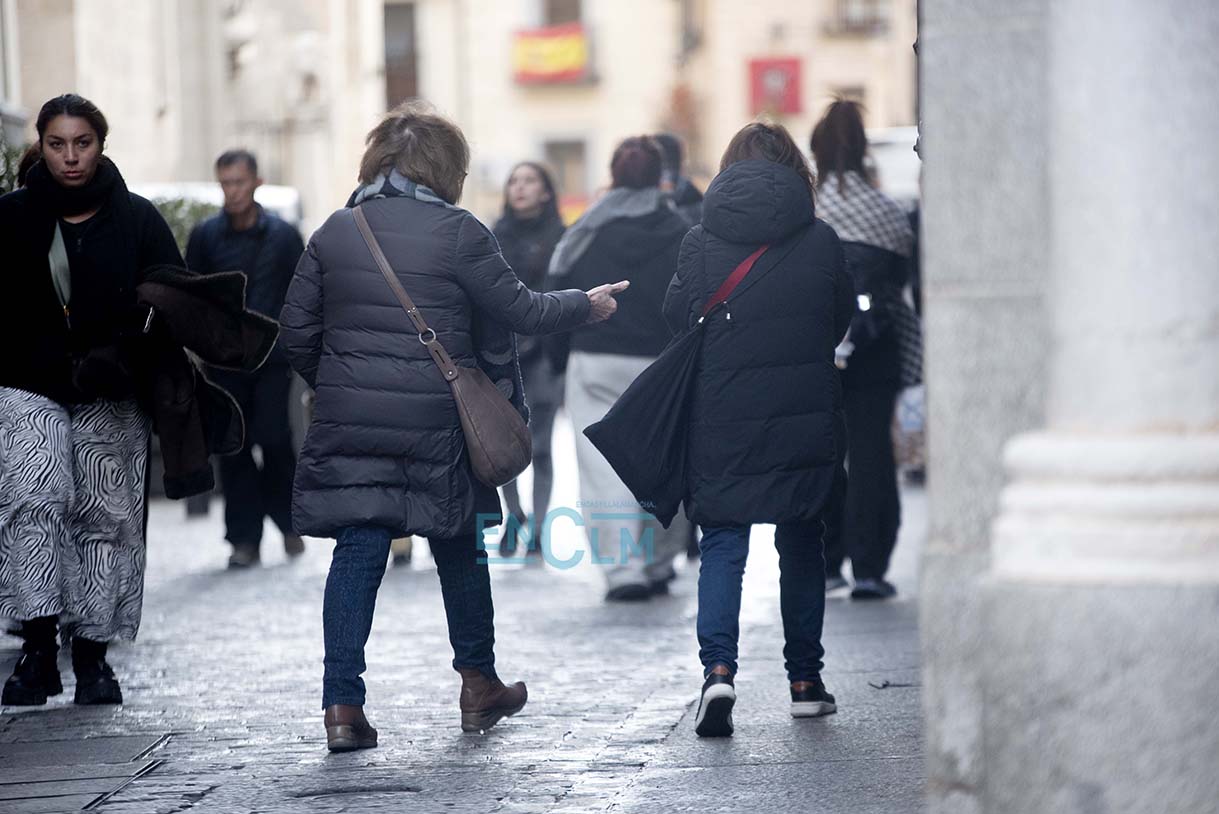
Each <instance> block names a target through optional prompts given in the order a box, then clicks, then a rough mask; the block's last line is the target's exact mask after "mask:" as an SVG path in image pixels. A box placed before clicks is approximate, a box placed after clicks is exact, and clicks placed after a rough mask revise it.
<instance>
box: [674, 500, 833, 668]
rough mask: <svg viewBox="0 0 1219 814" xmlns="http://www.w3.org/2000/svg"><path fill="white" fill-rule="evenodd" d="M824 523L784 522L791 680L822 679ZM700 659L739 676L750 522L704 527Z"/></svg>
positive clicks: (781, 542) (783, 600)
mask: <svg viewBox="0 0 1219 814" xmlns="http://www.w3.org/2000/svg"><path fill="white" fill-rule="evenodd" d="M823 528H824V524H823V522H822V521H821V520H820V519H818V520H814V521H811V522H808V523H792V524H781V525H779V526H778V527H777V528H776V529H775V547H776V548H777V549H778V550H779V611H780V613H781V615H782V617H783V639H784V645H783V658H784V661H785V666H786V668H787V678H788V680H789V681H813V680H816V679H817V678H820V677H821V668H822V666H823V665H822V662H821V660H822V658H824V657H825V649H824V648H823V647H822V646H821V627H822V623H823V621H824V619H825V585H824V582H823V580H822V574H824V573H825V561H824V559H823V557H822V552H821V535H822V531H823ZM699 548H700V549H701V551H702V556H701V558H700V560H699V569H698V657H699V660H700V661H701V662H702V663H703V671H704V674H707V673H710V671H711V668H712V667H713V666H714V665H716V664H723V665H725V666H726V667H728V669H729V670H731V671H732V673H733V675H736V671H737V642H738V640H739V639H740V617H741V580H742V578H743V577H744V575H745V560H746V558H747V557H748V556H749V526H719V527H708V526H704V527H703V536H702V539H701V540H700V541H699Z"/></svg>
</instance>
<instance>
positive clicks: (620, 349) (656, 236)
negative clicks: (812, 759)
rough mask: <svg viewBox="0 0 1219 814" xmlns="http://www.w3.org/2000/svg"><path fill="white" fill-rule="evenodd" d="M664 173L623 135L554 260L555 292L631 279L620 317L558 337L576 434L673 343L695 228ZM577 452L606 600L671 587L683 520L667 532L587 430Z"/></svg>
mask: <svg viewBox="0 0 1219 814" xmlns="http://www.w3.org/2000/svg"><path fill="white" fill-rule="evenodd" d="M662 169H663V159H662V158H661V153H660V148H659V147H658V146H657V145H656V142H655V140H653V139H652V138H650V137H647V136H637V137H634V138H628V139H626V140H625V141H623V142H622V144H620V145H619V146H618V148H617V149H616V150H615V151H614V155H613V158H612V160H611V161H610V174H611V176H612V179H613V187H612V188H611V189H610V190H609V192H607V193H606V194H605V195H603V196H602V197H601V198H599V199H598V200H597V201H596V203H594V204H593V205H592V206H591V207H590V208H589V210H588V211H587V212H585V213H584V214H583V215H582V216H581V217H580V219H579V220H578V221H576V222H575V223H574V224H573V225H572V227H571V228H570V229H569V230H568V231H567V233H566V234H565V235H564V236H563V240H562V241H560V242H559V246H558V248H557V249H556V250H555V253H554V258H553V259H552V260H551V263H550V286H551V287H554V288H557V287H559V286H576V287H578V288H592V287H594V286H598V285H602V284H605V283H608V282H612V281H614V280H622V279H627V278H629V279H630V281H631V287H630V290H628V291H626V292H625V293H624V294H623V295H622V296H621V298H620V300H619V304H620V309H619V312H618V314H617V316H615V318H614V319H613V320H610V321H609V322H606V323H604V324H600V325H595V326H591V327H586V328H581V329H579V330H577V331H574V332H573V333H572V334H570V336H569V337H561V338H560V339H568V340H569V341H570V357H569V362H568V364H567V391H566V404H567V410H568V412H569V413H570V414H571V419H572V422H573V423H574V424H575V426H576V428H577V430H580V429H583V428H584V427H587V426H589V425H590V424H593V423H595V422H597V421H600V420H601V419H602V418H603V417H604V416H605V414H606V412H608V411H609V409H610V407H612V406H613V405H614V402H615V401H617V400H618V397H619V396H621V395H622V393H623V392H624V391H625V390H626V388H627V387H628V386H629V385H630V384H631V382H633V381H634V380H635V377H636V376H638V375H639V374H640V372H642V371H643V369H644V368H646V367H647V366H648V365H650V364H651V363H652V362H653V361H654V360H655V359H656V357H657V356H659V355H660V352H661V351H662V350H664V348H665V345H667V344H668V343H669V339H670V336H671V335H670V333H669V329H668V327H667V326H666V325H665V321H664V315H663V314H662V313H661V305H662V303H663V302H664V296H665V291H666V290H667V288H668V285H669V281H670V280H671V279H672V278H673V271H674V269H676V268H677V253H678V249H679V248H680V247H681V240H682V237H684V236H685V234H686V231H687V230H688V228H689V226H688V224H687V223H686V221H685V220H684V219H683V218H682V217H681V216H680V215H678V214H677V212H676V211H675V210H674V209H673V207H672V206H671V205H670V204H669V201H668V200H666V198H665V197H664V195H663V194H662V193H661V191H660V186H659V184H660V178H661V172H662ZM576 457H577V460H578V462H579V468H580V504H581V510H582V514H583V519H584V524H585V525H584V527H585V531H586V532H587V534H588V536H589V542H590V544H591V546H592V549H593V554H594V555H595V558H596V560H597V561H599V562H600V563H601V564H602V565H603V566H604V567H605V572H606V580H607V583H608V591H607V593H606V599H607V600H609V601H622V600H625V601H633V600H644V599H648V598H650V597H651V596H654V595H656V594H659V593H667V592H668V583H669V582H670V581H671V580H672V579H673V578H674V576H675V572H674V570H673V559H674V558H675V557H676V556H677V555H678V554H681V553H682V552H684V551H685V550H686V541H687V539H688V537H689V525H688V523H687V522H686V520H685V518H680V517H679V518H677V519H675V520H674V522H673V524H672V525H671V526H670V527H669V528H668V529H664V528H662V527H661V525H660V523H659V522H658V521H657V520H656V518H655V517H653V516H652V515H651V514H650V513H648V512H647V511H646V507H641V506H640V505H639V503H638V501H636V500H635V498H634V497H633V496H632V495H631V491H630V490H629V489H628V488H627V487H626V485H625V484H623V482H622V481H621V479H619V477H618V475H617V474H616V473H615V472H614V470H613V468H612V467H611V466H610V465H609V463H608V462H607V461H606V460H605V458H604V457H603V456H602V455H601V453H600V452H598V451H597V449H596V447H594V446H593V445H592V443H591V442H590V441H589V440H588V439H587V438H586V437H585V436H584V434H583V433H581V432H577V433H576Z"/></svg>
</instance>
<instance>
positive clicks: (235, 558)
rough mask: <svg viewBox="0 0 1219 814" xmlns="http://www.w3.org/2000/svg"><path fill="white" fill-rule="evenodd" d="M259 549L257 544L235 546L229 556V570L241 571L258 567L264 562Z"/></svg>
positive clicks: (238, 544)
mask: <svg viewBox="0 0 1219 814" xmlns="http://www.w3.org/2000/svg"><path fill="white" fill-rule="evenodd" d="M258 549H259V547H258V544H257V543H254V544H250V543H237V544H235V545H234V546H233V553H232V554H230V555H229V570H230V571H241V570H244V569H246V568H253V567H255V566H256V565H258V564H259V563H260V562H261V561H262V555H261V554H260V553H259V550H258Z"/></svg>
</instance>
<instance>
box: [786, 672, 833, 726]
mask: <svg viewBox="0 0 1219 814" xmlns="http://www.w3.org/2000/svg"><path fill="white" fill-rule="evenodd" d="M791 690H792V717H793V718H820V717H821V716H822V715H829V714H831V713H834V712H837V711H838V707H837V705H835V704H834V696H832V695H830V694H829V693H828V692H826V691H825V685H824V684H822V683H821V679H817V680H816V681H793V682H792V686H791Z"/></svg>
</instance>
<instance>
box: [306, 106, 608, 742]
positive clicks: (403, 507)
mask: <svg viewBox="0 0 1219 814" xmlns="http://www.w3.org/2000/svg"><path fill="white" fill-rule="evenodd" d="M469 162H470V152H469V147H468V146H467V144H466V140H465V136H464V135H463V134H462V132H461V130H460V129H458V127H457V126H456V125H454V124H453V123H452V122H450V121H448V120H447V119H444V118H442V117H441V116H438V115H436V114H435V113H433V112H432V111H431V110H430V109H429V108H427V107H426V106H424V105H421V104H405V105H402V106H400V107H398V108H396V109H394V110H393V111H391V112H390V113H389V114H387V115H386V117H385V118H384V119H383V120H382V121H381V123H380V124H378V125H377V126H376V127H375V128H373V130H372V131H371V132H370V133H369V134H368V139H367V149H366V151H365V153H364V157H363V159H362V160H361V162H360V186H359V188H358V189H357V190H356V192H355V193H354V194H353V195H352V196H351V199H350V200H349V201H348V206H347V207H346V208H344V209H340V210H338V211H337V212H335V213H334V214H332V215H331V216H330V217H329V218H328V219H327V220H326V222H325V223H324V224H323V225H322V226H321V228H319V229H318V230H317V232H315V233H314V235H313V237H312V238H311V239H310V241H309V245H308V248H307V250H306V252H305V255H304V256H303V257H302V258H301V261H300V265H299V266H298V267H297V270H296V275H295V277H294V278H293V280H292V285H291V287H290V288H289V290H288V297H287V302H286V304H285V306H284V310H283V316H282V319H283V336H284V347H285V349H286V350H287V353H288V356H289V358H290V359H291V361H292V364H293V366H294V367H295V368H296V370H297V371H298V372H299V373H300V374H301V376H303V377H304V379H305V381H306V382H307V383H308V384H309V385H310V386H311V387H313V389H314V391H315V392H316V394H317V399H316V402H315V405H314V412H313V419H312V422H311V423H310V425H309V430H308V433H307V434H306V437H305V445H304V448H303V450H302V452H301V461H300V465H299V466H298V467H297V473H296V485H295V488H294V493H293V519H294V520H295V523H296V528H297V530H298V531H300V532H302V533H305V534H311V535H316V536H319V537H335V538H337V540H336V545H335V549H334V557H333V560H332V561H331V564H330V575H329V577H328V578H327V580H326V596H325V601H324V605H323V611H322V615H323V630H324V637H325V649H326V656H325V676H324V679H323V682H322V706H323V708H324V709H325V725H326V735H327V746H328V748H329V749H331V750H334V751H343V750H348V749H356V748H367V747H372V746H376V744H377V733H376V730H375V729H373V728H372V727H371V726H370V725H369V723H368V720H367V718H366V717H365V715H364V711H363V704H364V700H365V690H364V682H363V679H361V678H360V674H361V673H363V672H364V667H365V664H364V646H365V643H366V642H367V640H368V635H369V631H370V630H371V628H372V620H373V609H374V606H375V603H376V597H377V589H378V587H379V586H380V584H381V578H382V576H383V575H384V573H385V570H386V569H385V563H386V558H387V556H388V555H389V551H390V541H391V539H392V538H394V537H403V536H406V535H410V534H419V535H422V536H424V537H427V538H428V543H429V547H430V548H431V551H432V554H433V556H434V557H435V559H436V567H437V571H438V572H439V576H440V588H441V594H442V596H443V597H444V606H445V614H446V617H447V619H448V627H449V641H450V643H451V644H452V647H453V656H454V658H453V667H454V669H456V670H457V671H458V672H459V673H460V674H461V682H462V686H461V695H460V709H461V725H462V728H463V729H465V730H470V731H478V730H480V729H487V728H490V727H491V726H493V725H494V724H495V723H496V722H498V721H499V720H500V719H501V718H503V717H504V716H506V715H512V714H515V713H516V712H518V711H519V710H520V709H522V708H523V707H524V705H525V701H526V697H527V696H526V689H525V685H524V684H523V683H520V682H517V683H516V684H514V685H512V686H505V685H504V684H503V682H501V681H500V679H499V677H498V675H497V673H496V669H495V653H494V650H493V647H494V642H495V630H494V623H493V619H494V607H493V605H492V600H491V581H490V575H489V573H488V569H487V558H486V554H485V551H484V550H482V546H481V537H482V528H481V525H480V524H481V523H482V522H485V521H488V520H491V521H495V522H498V519H499V518H500V517H501V513H500V503H499V495H498V494H497V493H496V490H495V489H494V488H493V487H490V486H487V485H486V484H484V483H482V482H480V481H479V480H477V479H476V478H475V477H474V473H473V470H472V469H471V466H470V459H469V456H468V453H467V451H466V445H465V437H464V435H463V432H462V427H461V423H460V420H459V417H458V412H457V406H456V404H455V402H454V400H453V395H452V393H451V391H450V388H449V384H448V382H447V381H446V380H445V378H444V377H443V376H442V375H441V373H440V370H439V368H438V367H437V364H436V362H435V361H434V360H433V357H432V356H431V350H430V349H429V346H428V345H427V344H425V343H431V345H433V346H434V345H435V344H436V343H437V342H439V344H440V345H442V346H443V347H444V348H445V349H446V350H447V351H448V354H449V355H451V357H452V359H453V361H454V362H455V363H456V364H457V365H459V366H462V367H474V366H478V367H480V368H481V369H483V370H484V371H485V372H486V374H487V376H488V378H490V379H491V380H492V381H493V382H495V383H496V385H497V386H499V387H500V388H502V390H503V392H505V393H506V394H507V393H510V394H511V401H512V403H513V405H514V406H515V407H516V409H518V410H519V411H521V412H522V414H526V409H525V403H524V394H523V386H522V383H521V381H520V376H519V373H518V370H519V367H518V362H517V359H516V353H515V351H514V343H513V337H512V332H514V331H515V332H516V333H523V334H541V333H548V332H552V331H562V330H568V329H570V328H573V327H575V326H577V325H581V324H583V323H585V322H588V321H599V320H603V319H606V318H608V317H609V316H610V314H612V313H613V311H614V309H615V307H616V303H615V301H614V299H613V296H612V291H613V290H615V289H613V288H611V287H609V286H606V287H603V288H599V289H597V290H595V291H592V292H589V293H587V294H586V293H585V292H583V291H574V290H573V291H558V292H554V293H549V294H539V293H536V292H533V291H531V290H529V289H528V288H527V287H526V286H525V285H524V284H523V283H522V282H521V281H520V280H519V279H518V278H517V277H516V275H515V274H514V273H513V272H512V269H511V268H510V267H509V265H508V263H507V262H506V261H505V260H504V257H503V255H502V254H500V252H499V248H498V246H497V245H496V242H495V238H494V237H493V236H492V234H491V232H490V230H489V229H487V228H486V227H485V226H483V225H482V224H481V223H480V222H479V221H478V219H477V218H475V217H474V216H473V215H471V214H470V213H469V212H467V211H466V210H464V209H461V208H459V207H458V206H457V205H456V203H457V200H458V199H459V198H460V197H461V191H462V186H463V184H464V182H465V178H466V173H467V170H468V168H469ZM353 207H359V208H360V210H361V211H362V212H363V213H364V215H365V216H366V217H367V220H368V223H369V225H370V228H371V231H372V234H373V236H374V239H375V240H376V242H377V243H378V244H379V245H380V247H381V248H382V250H383V251H384V253H385V255H386V256H387V258H388V261H389V264H390V265H391V267H392V268H393V270H394V273H395V274H396V275H397V277H398V279H399V280H400V281H401V283H402V286H403V287H404V288H405V289H406V291H407V293H408V294H409V295H410V297H411V298H412V299H413V300H414V302H415V306H416V307H417V309H418V310H419V312H420V314H421V315H422V316H423V317H424V318H425V320H426V321H427V322H428V323H429V324H430V326H431V330H432V332H433V336H432V337H431V338H430V339H429V338H428V337H427V336H425V335H424V334H420V333H418V332H417V331H416V330H414V329H413V327H412V322H411V321H410V320H409V319H408V318H407V315H406V314H405V313H404V312H403V309H402V308H401V307H400V306H399V302H398V300H396V299H395V295H394V293H393V291H392V290H391V288H390V286H389V285H388V284H387V281H386V280H385V279H384V277H383V276H382V274H381V272H380V270H379V269H378V266H377V264H376V262H375V261H374V258H373V255H372V253H371V252H370V248H369V246H368V245H367V244H366V242H365V240H364V239H363V237H362V236H361V233H360V232H359V230H358V226H357V221H356V217H355V215H354V211H353Z"/></svg>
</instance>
